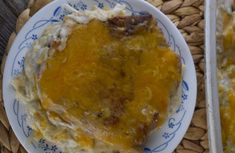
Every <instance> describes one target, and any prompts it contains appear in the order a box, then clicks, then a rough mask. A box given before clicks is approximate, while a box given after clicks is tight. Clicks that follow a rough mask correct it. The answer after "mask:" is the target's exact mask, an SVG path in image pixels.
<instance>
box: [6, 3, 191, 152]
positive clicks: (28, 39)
mask: <svg viewBox="0 0 235 153" xmlns="http://www.w3.org/2000/svg"><path fill="white" fill-rule="evenodd" d="M91 1H93V2H94V4H95V5H96V6H98V7H99V8H103V7H105V6H108V7H111V8H112V7H114V6H115V4H116V3H124V4H125V5H126V6H127V9H128V10H129V11H131V12H133V13H139V11H135V10H134V8H133V7H132V5H131V4H130V3H128V1H126V0H91ZM68 4H69V5H70V6H72V7H74V8H75V9H77V10H81V11H84V10H86V9H88V5H87V3H86V0H79V1H76V2H71V3H68ZM140 13H141V12H140ZM67 14H68V12H66V11H65V10H63V9H62V8H61V7H60V6H58V7H57V8H56V9H55V10H54V11H53V14H51V15H50V16H48V18H47V19H44V20H38V21H37V22H35V23H34V24H33V26H32V29H29V30H27V32H26V33H25V36H24V39H22V41H21V43H19V46H18V51H17V54H16V56H15V58H14V61H13V67H12V69H11V76H12V77H14V76H16V75H18V74H19V73H20V72H21V71H22V70H23V68H24V55H22V54H21V52H22V51H23V50H25V49H26V50H29V49H30V48H31V47H32V43H33V42H34V41H35V40H37V39H38V37H40V35H39V33H40V32H38V29H43V28H45V27H46V26H47V25H49V24H54V23H57V22H60V21H62V20H63V17H64V16H65V15H67ZM157 22H158V26H159V27H160V29H161V30H162V32H163V33H164V35H165V37H166V38H168V40H167V42H168V44H169V45H170V46H171V48H172V49H173V50H174V51H176V52H177V53H178V54H179V55H180V57H181V60H182V63H184V64H186V63H185V59H184V57H183V56H182V54H183V53H182V50H181V48H180V45H178V44H177V43H176V41H175V38H174V36H173V35H172V34H171V33H170V32H169V30H168V29H167V27H166V26H165V24H164V22H162V21H161V20H159V19H157ZM189 92H190V87H189V84H188V82H187V80H183V82H182V97H181V99H182V101H181V104H180V106H179V108H178V109H177V110H176V112H175V113H176V114H177V115H172V116H171V117H169V118H168V121H167V123H166V126H165V128H166V129H165V130H164V131H163V132H161V139H162V140H163V141H162V142H161V143H159V144H156V145H155V146H154V147H145V148H144V152H145V153H158V152H161V153H163V152H164V150H165V149H166V148H167V147H168V146H169V145H170V143H171V141H173V139H174V138H175V136H176V133H177V132H178V131H179V130H180V128H181V125H182V124H183V122H182V121H183V120H184V118H185V115H186V114H187V109H185V106H184V104H185V103H187V100H188V96H189ZM21 107H22V106H21V104H20V103H19V101H17V100H14V102H13V107H12V109H13V112H14V114H15V117H16V118H17V122H18V125H19V127H20V128H21V130H22V131H23V133H24V136H25V137H30V135H31V133H32V129H31V128H30V127H29V126H28V125H27V122H26V118H27V115H26V114H25V113H24V112H23V113H22V108H21ZM31 144H32V145H33V147H34V148H35V149H39V150H41V151H42V152H45V153H61V151H60V150H59V149H58V147H57V146H56V145H54V144H51V143H49V142H47V141H46V140H44V139H41V140H39V141H38V142H35V141H31Z"/></svg>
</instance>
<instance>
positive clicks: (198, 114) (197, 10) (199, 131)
mask: <svg viewBox="0 0 235 153" xmlns="http://www.w3.org/2000/svg"><path fill="white" fill-rule="evenodd" d="M50 1H51V0H30V1H29V4H28V8H27V9H26V10H24V11H23V12H22V13H21V15H20V16H19V17H18V19H17V24H16V30H15V32H13V33H12V34H11V37H10V39H9V41H8V45H7V47H6V51H5V55H4V57H3V63H2V69H1V72H3V67H4V63H5V59H6V57H7V54H8V51H9V48H10V46H11V44H12V42H13V40H14V38H15V37H16V35H17V33H18V32H19V30H20V29H21V27H22V26H23V25H24V23H25V22H26V21H27V20H28V19H29V18H30V16H32V15H33V14H34V13H35V12H36V11H37V10H39V9H40V8H41V7H43V6H44V5H45V4H47V3H48V2H50ZM147 1H149V2H150V3H152V4H153V5H154V6H156V7H157V8H159V9H160V10H161V11H162V12H164V13H165V14H166V15H167V16H168V17H169V18H170V19H171V20H172V21H173V22H174V23H175V25H176V26H177V27H178V28H179V30H180V32H181V33H182V34H183V36H184V38H185V40H186V41H187V43H188V45H189V47H190V50H191V53H192V55H193V59H194V63H195V66H196V71H197V80H198V96H197V105H196V110H195V113H194V116H193V120H192V123H191V125H190V127H189V129H188V131H187V133H186V135H185V136H184V139H183V140H182V142H181V144H180V145H179V146H178V147H177V149H176V150H175V153H208V152H209V150H208V137H207V125H206V108H205V92H204V91H205V84H204V0H168V1H166V0H147ZM0 77H1V78H2V75H0ZM1 80H2V79H1ZM1 83H2V82H1V81H0V84H1ZM11 152H13V153H25V152H26V151H25V150H24V148H23V147H22V146H21V145H20V143H19V141H18V140H17V138H16V137H15V135H14V133H13V132H12V130H11V127H10V125H9V122H8V120H7V117H6V114H5V110H4V106H3V100H2V94H0V153H11Z"/></svg>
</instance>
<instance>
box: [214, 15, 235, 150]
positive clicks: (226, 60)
mask: <svg viewBox="0 0 235 153" xmlns="http://www.w3.org/2000/svg"><path fill="white" fill-rule="evenodd" d="M222 16H223V30H222V35H221V36H220V38H219V43H220V44H221V46H220V47H221V50H219V54H218V73H219V75H218V78H219V99H220V117H221V127H222V132H221V133H222V141H223V145H224V152H225V153H232V152H234V150H233V148H234V145H235V133H234V131H235V120H234V116H235V46H234V43H235V35H234V34H235V31H234V28H235V26H234V23H233V22H234V19H233V18H234V15H232V14H228V13H227V12H225V11H222Z"/></svg>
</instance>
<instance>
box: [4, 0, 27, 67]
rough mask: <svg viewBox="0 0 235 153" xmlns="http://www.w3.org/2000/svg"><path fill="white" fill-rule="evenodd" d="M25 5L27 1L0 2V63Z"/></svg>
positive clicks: (6, 0)
mask: <svg viewBox="0 0 235 153" xmlns="http://www.w3.org/2000/svg"><path fill="white" fill-rule="evenodd" d="M27 4H28V0H0V62H1V59H2V56H3V54H4V50H5V48H6V44H7V42H8V39H9V37H10V35H11V33H12V31H14V29H15V24H16V19H17V17H18V16H19V14H20V13H21V12H22V11H23V10H24V9H25V8H26V7H27Z"/></svg>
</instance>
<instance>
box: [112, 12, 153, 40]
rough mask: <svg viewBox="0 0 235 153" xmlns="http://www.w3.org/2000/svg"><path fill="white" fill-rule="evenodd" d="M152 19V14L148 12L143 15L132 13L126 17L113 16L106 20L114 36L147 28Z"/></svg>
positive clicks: (127, 34)
mask: <svg viewBox="0 0 235 153" xmlns="http://www.w3.org/2000/svg"><path fill="white" fill-rule="evenodd" d="M152 21H153V16H152V15H151V14H149V13H145V14H144V15H133V16H127V17H114V18H112V19H109V20H108V25H109V26H110V28H111V32H112V33H113V34H114V36H123V35H124V36H129V35H132V34H134V33H136V32H137V31H138V30H141V29H144V30H147V29H149V27H150V26H149V25H150V24H151V22H152Z"/></svg>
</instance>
